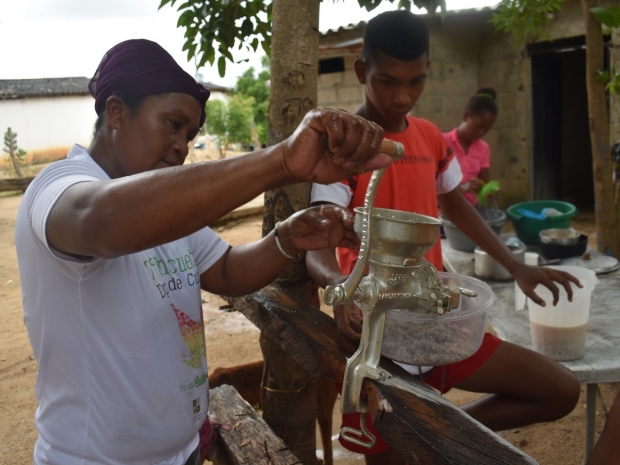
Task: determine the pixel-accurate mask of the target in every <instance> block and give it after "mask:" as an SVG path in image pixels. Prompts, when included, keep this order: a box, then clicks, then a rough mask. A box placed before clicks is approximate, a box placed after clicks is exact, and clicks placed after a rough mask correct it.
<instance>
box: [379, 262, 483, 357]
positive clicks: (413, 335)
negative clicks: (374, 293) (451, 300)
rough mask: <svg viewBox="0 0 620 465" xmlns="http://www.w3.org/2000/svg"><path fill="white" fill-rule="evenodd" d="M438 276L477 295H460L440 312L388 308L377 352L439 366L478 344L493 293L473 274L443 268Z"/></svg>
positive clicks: (467, 353) (472, 351)
mask: <svg viewBox="0 0 620 465" xmlns="http://www.w3.org/2000/svg"><path fill="white" fill-rule="evenodd" d="M439 276H440V277H441V279H442V281H443V283H444V284H445V285H447V286H458V287H463V288H465V289H469V290H472V291H476V292H477V294H478V295H477V296H476V297H466V296H461V300H460V304H459V307H458V308H455V309H453V310H450V311H449V312H446V313H444V314H443V315H439V314H438V313H437V312H429V313H427V314H425V313H420V312H419V311H411V310H409V309H392V310H388V311H387V314H386V318H385V328H384V331H383V343H382V345H381V355H383V356H384V357H388V358H390V359H392V360H396V361H397V362H401V363H408V364H410V365H420V366H440V365H446V364H448V363H454V362H458V361H459V360H463V359H466V358H467V357H469V356H471V355H472V354H474V352H476V351H477V350H478V349H479V348H480V345H481V344H482V339H483V337H484V329H485V324H486V318H487V313H488V311H489V308H490V307H491V305H492V304H493V302H495V293H494V292H493V291H492V290H491V288H490V287H489V285H488V284H486V283H484V282H482V281H480V280H478V279H475V278H470V277H468V276H460V275H457V274H452V273H443V272H440V273H439Z"/></svg>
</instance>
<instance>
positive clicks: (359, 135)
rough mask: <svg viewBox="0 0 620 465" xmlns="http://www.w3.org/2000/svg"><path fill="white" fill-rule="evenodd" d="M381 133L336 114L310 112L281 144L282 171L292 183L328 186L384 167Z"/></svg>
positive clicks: (351, 117) (348, 115)
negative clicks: (294, 181)
mask: <svg viewBox="0 0 620 465" xmlns="http://www.w3.org/2000/svg"><path fill="white" fill-rule="evenodd" d="M382 140H383V129H381V127H380V126H379V125H377V124H375V123H372V122H370V121H367V120H365V119H364V118H362V117H360V116H357V115H353V114H351V113H347V112H345V111H336V110H312V111H310V112H308V113H307V114H306V116H305V117H304V119H303V121H302V122H301V124H300V125H299V126H298V127H297V129H296V130H295V132H294V133H293V134H292V135H291V136H290V137H289V138H288V139H286V140H285V141H284V142H282V146H281V147H282V150H283V163H284V170H285V171H286V172H288V174H289V175H290V176H291V177H292V178H294V179H295V180H296V181H313V182H318V183H322V184H328V183H332V182H336V181H340V180H342V179H347V178H350V177H352V176H354V175H357V174H360V173H362V172H365V171H372V170H376V169H379V168H383V167H384V166H387V165H388V164H389V163H390V161H391V159H390V157H389V156H387V155H385V154H381V153H379V152H378V150H379V147H380V145H381V141H382Z"/></svg>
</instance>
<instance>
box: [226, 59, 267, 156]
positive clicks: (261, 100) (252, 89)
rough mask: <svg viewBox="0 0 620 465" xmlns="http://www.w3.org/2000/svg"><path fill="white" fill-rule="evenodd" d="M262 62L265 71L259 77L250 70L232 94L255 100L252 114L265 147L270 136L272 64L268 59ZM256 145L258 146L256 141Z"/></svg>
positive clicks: (240, 78)
mask: <svg viewBox="0 0 620 465" xmlns="http://www.w3.org/2000/svg"><path fill="white" fill-rule="evenodd" d="M261 61H262V67H263V69H262V70H261V71H260V72H259V73H258V75H256V71H255V70H254V68H249V69H248V70H247V71H246V72H245V73H243V74H242V75H241V76H240V77H239V79H238V80H237V83H236V84H235V88H234V89H233V90H232V91H231V92H230V94H231V95H243V96H246V97H253V98H254V103H253V105H252V112H253V113H254V124H255V132H256V136H257V138H258V142H259V144H260V145H261V146H265V145H267V142H268V134H269V119H268V111H269V80H270V78H271V73H270V72H269V67H270V65H271V62H270V60H269V58H268V57H263V59H262V60H261ZM253 139H254V138H253ZM254 145H256V141H255V142H254ZM256 148H260V147H256Z"/></svg>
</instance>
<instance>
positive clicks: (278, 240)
mask: <svg viewBox="0 0 620 465" xmlns="http://www.w3.org/2000/svg"><path fill="white" fill-rule="evenodd" d="M278 226H280V222H279V221H278V222H277V223H276V225H275V227H274V228H273V235H274V236H275V238H276V245H277V246H278V249H280V252H282V255H284V256H285V257H286V258H290V259H291V260H295V259H296V258H297V257H295V256H293V255H290V254H288V253H286V251H285V250H284V249H283V248H282V244H280V239H278Z"/></svg>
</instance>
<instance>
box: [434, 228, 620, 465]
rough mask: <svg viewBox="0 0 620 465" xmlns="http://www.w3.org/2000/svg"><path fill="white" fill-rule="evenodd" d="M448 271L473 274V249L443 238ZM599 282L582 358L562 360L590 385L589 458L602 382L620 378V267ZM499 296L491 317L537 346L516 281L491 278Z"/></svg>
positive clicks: (507, 333) (502, 329) (516, 338)
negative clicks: (464, 249) (458, 247)
mask: <svg viewBox="0 0 620 465" xmlns="http://www.w3.org/2000/svg"><path fill="white" fill-rule="evenodd" d="M441 246H442V250H443V261H444V267H445V268H446V271H449V272H451V273H457V274H461V275H466V276H474V277H475V274H474V254H473V252H461V251H458V250H454V249H453V248H451V247H450V245H449V244H448V242H447V240H445V239H444V240H442V243H441ZM597 278H598V279H599V283H598V284H597V286H596V287H595V288H594V291H593V293H592V301H591V304H590V316H589V320H588V330H587V334H586V348H585V352H584V356H583V358H581V359H579V360H574V361H572V362H560V363H562V364H563V365H564V366H566V367H567V368H569V369H570V370H571V371H572V372H573V373H575V375H576V376H577V378H578V379H579V381H580V382H581V383H582V384H586V386H587V398H586V438H585V453H584V463H585V462H587V459H588V457H589V456H590V453H591V452H592V448H593V447H594V420H595V414H596V391H597V383H610V382H620V271H615V272H612V273H608V274H601V275H597ZM486 282H487V284H488V285H489V286H490V287H491V289H493V291H494V292H495V295H496V296H497V301H496V302H495V305H494V306H493V308H492V310H491V311H490V312H489V320H490V323H491V325H492V326H493V329H494V330H495V332H496V333H497V336H498V337H500V338H502V339H504V340H506V341H509V342H512V343H515V344H519V345H522V346H524V347H528V348H530V349H531V348H532V337H531V334H530V324H529V318H528V312H527V311H526V310H525V311H516V310H515V288H514V281H509V282H493V281H486Z"/></svg>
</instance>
